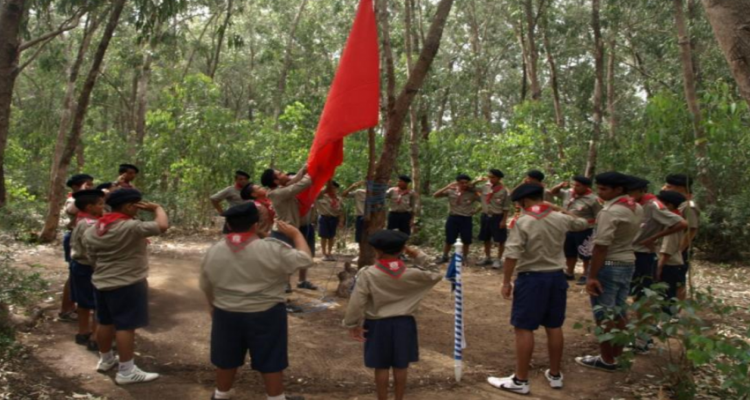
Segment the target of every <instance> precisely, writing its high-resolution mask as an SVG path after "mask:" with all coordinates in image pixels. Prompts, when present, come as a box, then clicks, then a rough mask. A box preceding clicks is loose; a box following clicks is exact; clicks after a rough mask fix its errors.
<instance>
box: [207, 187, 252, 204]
mask: <svg viewBox="0 0 750 400" xmlns="http://www.w3.org/2000/svg"><path fill="white" fill-rule="evenodd" d="M210 198H211V200H212V201H222V200H226V201H227V203H229V207H234V206H236V205H238V204H242V203H244V202H245V201H244V200H242V196H240V190H239V189H237V187H235V186H234V185H233V186H227V187H226V188H224V189H223V190H221V191H220V192H218V193H216V194H214V195H213V196H211V197H210Z"/></svg>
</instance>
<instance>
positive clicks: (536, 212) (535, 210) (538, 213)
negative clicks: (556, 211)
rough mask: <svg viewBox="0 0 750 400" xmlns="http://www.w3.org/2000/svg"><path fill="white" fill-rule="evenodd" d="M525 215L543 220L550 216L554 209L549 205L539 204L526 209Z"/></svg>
mask: <svg viewBox="0 0 750 400" xmlns="http://www.w3.org/2000/svg"><path fill="white" fill-rule="evenodd" d="M523 211H524V213H525V214H526V215H530V216H532V217H534V218H536V219H542V218H544V217H546V216H548V215H549V214H550V213H551V212H552V209H551V208H550V207H549V206H548V205H547V204H537V205H535V206H531V207H527V208H524V210H523Z"/></svg>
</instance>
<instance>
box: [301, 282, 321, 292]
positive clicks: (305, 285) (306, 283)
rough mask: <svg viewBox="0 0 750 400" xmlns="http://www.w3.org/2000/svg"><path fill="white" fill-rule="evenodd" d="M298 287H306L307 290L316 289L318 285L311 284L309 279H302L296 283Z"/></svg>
mask: <svg viewBox="0 0 750 400" xmlns="http://www.w3.org/2000/svg"><path fill="white" fill-rule="evenodd" d="M297 288H298V289H307V290H318V287H317V286H315V285H313V284H312V282H310V281H302V282H299V283H297Z"/></svg>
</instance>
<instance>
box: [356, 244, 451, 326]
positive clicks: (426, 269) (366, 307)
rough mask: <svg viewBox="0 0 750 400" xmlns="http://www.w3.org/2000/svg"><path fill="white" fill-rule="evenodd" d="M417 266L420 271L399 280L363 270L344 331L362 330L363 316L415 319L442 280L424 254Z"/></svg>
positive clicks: (411, 270)
mask: <svg viewBox="0 0 750 400" xmlns="http://www.w3.org/2000/svg"><path fill="white" fill-rule="evenodd" d="M415 263H416V264H417V265H418V267H414V266H410V267H407V268H406V270H405V271H404V273H403V274H402V275H401V277H400V278H394V277H392V276H391V275H389V274H388V273H386V272H384V271H382V270H380V269H378V267H376V266H369V267H365V268H362V270H361V271H360V272H359V273H358V274H357V283H356V284H355V285H354V291H353V292H352V296H351V298H350V299H349V306H348V307H347V308H346V315H345V316H344V321H343V325H344V327H345V328H356V327H358V326H361V325H362V322H363V318H362V317H363V316H364V318H366V319H384V318H391V317H401V316H412V315H414V314H415V313H416V312H417V310H418V309H419V303H420V302H421V301H422V299H423V298H424V297H425V296H426V295H427V293H428V292H429V291H430V289H432V287H433V286H435V285H436V284H437V283H438V282H440V281H441V280H442V279H443V274H442V273H441V272H440V270H439V268H438V267H437V266H435V265H430V262H429V261H428V259H427V256H426V255H425V254H424V253H421V252H420V254H419V256H417V258H416V260H415Z"/></svg>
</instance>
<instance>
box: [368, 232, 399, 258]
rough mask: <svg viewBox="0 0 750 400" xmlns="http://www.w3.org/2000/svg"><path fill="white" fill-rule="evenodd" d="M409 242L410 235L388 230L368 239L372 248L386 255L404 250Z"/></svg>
mask: <svg viewBox="0 0 750 400" xmlns="http://www.w3.org/2000/svg"><path fill="white" fill-rule="evenodd" d="M407 240H409V235H407V234H405V233H403V232H401V231H393V230H388V229H382V230H379V231H377V232H375V233H373V234H372V235H370V237H369V238H367V242H368V243H370V246H372V247H374V248H376V249H378V250H380V251H382V252H383V253H386V254H396V253H398V252H400V251H401V250H403V249H404V246H405V245H406V241H407Z"/></svg>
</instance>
